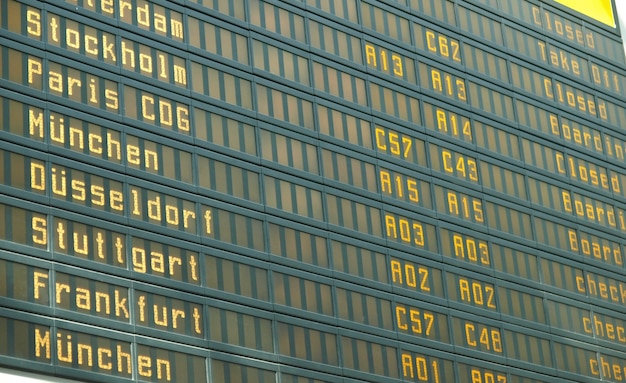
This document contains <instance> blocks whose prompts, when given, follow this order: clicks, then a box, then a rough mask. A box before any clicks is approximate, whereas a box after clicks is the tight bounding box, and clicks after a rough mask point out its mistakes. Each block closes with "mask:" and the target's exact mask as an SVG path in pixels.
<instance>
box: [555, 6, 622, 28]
mask: <svg viewBox="0 0 626 383" xmlns="http://www.w3.org/2000/svg"><path fill="white" fill-rule="evenodd" d="M555 1H556V2H557V3H560V4H563V5H565V6H566V7H570V8H572V9H573V10H576V11H578V12H580V13H582V14H583V15H585V16H589V17H591V18H592V19H594V20H598V21H600V22H602V23H604V24H606V25H609V26H611V27H615V16H614V15H613V4H612V3H613V1H612V0H555Z"/></svg>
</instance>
